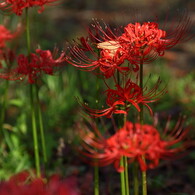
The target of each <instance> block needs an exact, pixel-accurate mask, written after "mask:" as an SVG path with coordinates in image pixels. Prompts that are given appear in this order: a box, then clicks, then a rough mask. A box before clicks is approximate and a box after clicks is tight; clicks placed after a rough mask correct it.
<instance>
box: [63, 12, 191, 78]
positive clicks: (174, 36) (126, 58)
mask: <svg viewBox="0 0 195 195" xmlns="http://www.w3.org/2000/svg"><path fill="white" fill-rule="evenodd" d="M190 28H191V21H190V18H189V17H188V15H187V14H186V13H184V14H183V15H182V14H181V16H180V17H179V20H178V21H172V26H171V28H168V29H167V30H165V29H163V28H162V29H161V28H160V27H159V24H158V23H157V22H156V21H155V22H144V23H139V22H136V23H129V24H128V25H126V26H120V27H116V28H111V27H110V26H109V25H107V24H106V23H105V22H99V21H98V20H97V19H96V20H94V22H93V23H92V24H91V26H90V27H89V29H88V38H86V39H85V38H81V39H80V42H77V41H75V42H73V43H72V44H69V46H68V49H67V51H68V52H67V56H66V58H67V62H68V63H70V64H72V65H74V66H76V67H78V68H80V69H82V70H85V71H94V70H97V69H99V70H100V73H101V74H103V75H104V76H105V78H110V77H111V76H113V75H114V73H115V72H116V70H118V71H120V72H121V73H124V74H125V73H128V72H129V71H135V72H136V71H138V70H139V65H140V63H142V64H144V63H150V62H152V61H153V60H155V59H156V58H157V57H158V56H163V55H164V53H165V51H166V50H167V49H170V48H172V47H174V46H175V45H176V44H177V43H179V42H182V41H184V40H186V39H188V38H190V36H189V34H188V33H189V30H190ZM124 62H127V63H126V65H124V64H125V63H124Z"/></svg>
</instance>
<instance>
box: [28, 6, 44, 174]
mask: <svg viewBox="0 0 195 195" xmlns="http://www.w3.org/2000/svg"><path fill="white" fill-rule="evenodd" d="M26 43H27V50H28V57H29V59H30V53H31V41H30V21H29V15H28V8H26ZM33 88H34V85H33V84H30V103H31V121H32V131H33V143H34V153H35V167H36V173H37V177H40V176H41V171H40V158H39V145H38V136H37V124H36V115H35V94H34V89H33Z"/></svg>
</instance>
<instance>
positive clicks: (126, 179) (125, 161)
mask: <svg viewBox="0 0 195 195" xmlns="http://www.w3.org/2000/svg"><path fill="white" fill-rule="evenodd" d="M123 160H124V167H125V188H126V195H129V174H128V162H127V157H125V156H124V157H123Z"/></svg>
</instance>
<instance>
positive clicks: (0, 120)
mask: <svg viewBox="0 0 195 195" xmlns="http://www.w3.org/2000/svg"><path fill="white" fill-rule="evenodd" d="M5 82H6V83H5V89H4V94H3V97H2V104H1V118H0V141H2V140H3V122H4V119H5V109H6V106H7V93H8V87H9V81H8V80H5Z"/></svg>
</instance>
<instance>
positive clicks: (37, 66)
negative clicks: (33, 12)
mask: <svg viewBox="0 0 195 195" xmlns="http://www.w3.org/2000/svg"><path fill="white" fill-rule="evenodd" d="M63 62H64V53H62V54H61V55H60V57H59V58H57V59H53V54H52V53H51V52H50V51H49V50H41V49H37V50H36V54H35V53H31V54H30V57H28V56H24V55H23V54H20V55H19V56H18V58H17V63H18V65H17V67H16V68H15V69H13V70H10V72H9V73H7V74H3V73H2V74H1V75H0V77H1V78H5V79H8V80H23V78H25V77H28V82H29V83H30V84H33V83H34V82H35V80H36V79H37V78H39V77H40V75H41V74H42V73H44V74H49V75H53V73H54V71H55V68H57V67H59V66H60V65H61V64H62V63H63Z"/></svg>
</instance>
